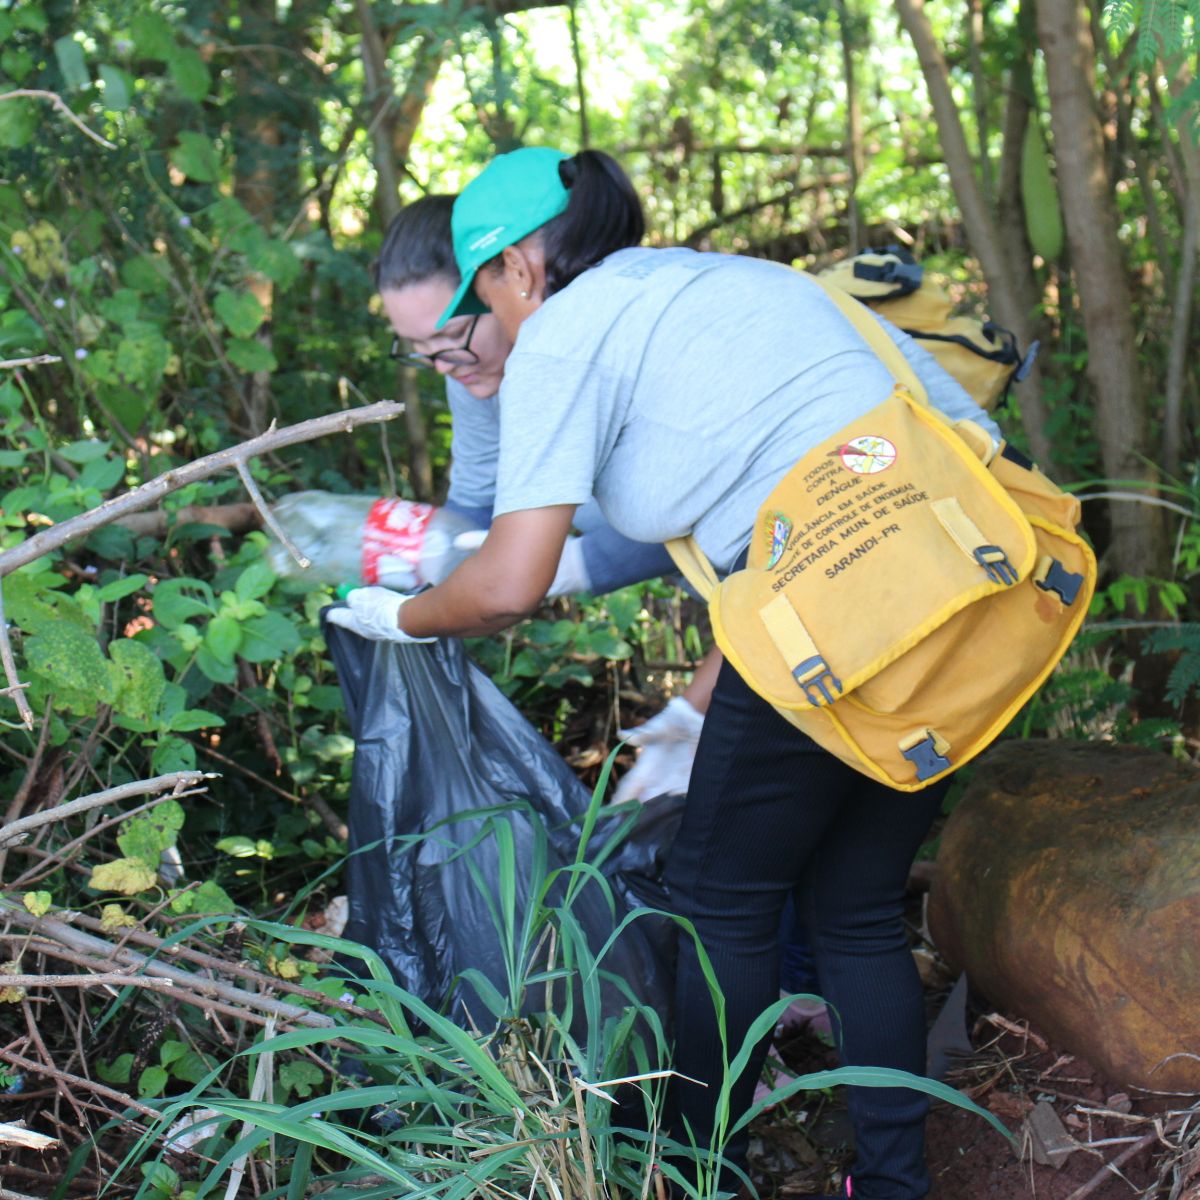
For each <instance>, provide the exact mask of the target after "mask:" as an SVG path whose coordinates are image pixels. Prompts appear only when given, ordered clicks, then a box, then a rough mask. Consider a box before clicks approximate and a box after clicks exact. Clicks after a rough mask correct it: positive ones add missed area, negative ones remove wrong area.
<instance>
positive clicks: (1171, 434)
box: [1146, 67, 1200, 476]
mask: <svg viewBox="0 0 1200 1200" xmlns="http://www.w3.org/2000/svg"><path fill="white" fill-rule="evenodd" d="M1168 78H1169V79H1170V80H1171V93H1172V97H1173V98H1174V99H1175V100H1177V101H1178V99H1179V97H1180V95H1181V94H1182V93H1183V92H1184V91H1185V90H1186V88H1187V87H1188V86H1189V84H1190V82H1191V79H1190V72H1188V71H1187V70H1186V67H1185V68H1183V69H1182V70H1180V71H1176V72H1170V73H1169V74H1168ZM1188 120H1189V119H1188V116H1187V110H1186V108H1185V109H1184V115H1183V116H1181V117H1180V119H1179V153H1180V156H1181V158H1182V159H1183V170H1184V178H1185V183H1186V189H1185V191H1184V205H1183V246H1182V248H1181V250H1180V260H1179V274H1178V276H1177V279H1176V283H1175V300H1174V303H1173V304H1172V306H1171V344H1170V349H1169V351H1168V353H1167V389H1166V409H1165V412H1164V414H1163V469H1164V470H1165V471H1166V473H1167V474H1168V475H1170V476H1178V474H1179V466H1180V462H1181V460H1182V458H1183V454H1184V444H1183V441H1184V430H1185V429H1189V428H1191V424H1192V422H1191V417H1192V416H1193V415H1194V414H1193V413H1189V412H1187V411H1186V408H1185V405H1184V389H1185V387H1186V385H1187V366H1188V356H1189V352H1190V350H1191V329H1192V313H1193V311H1194V307H1195V299H1196V265H1197V264H1196V257H1197V255H1198V254H1200V147H1197V145H1196V143H1195V141H1194V140H1193V134H1192V130H1191V128H1190V127H1189V123H1188ZM1146 203H1147V205H1148V206H1152V205H1153V197H1151V196H1147V197H1146Z"/></svg>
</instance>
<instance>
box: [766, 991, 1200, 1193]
mask: <svg viewBox="0 0 1200 1200" xmlns="http://www.w3.org/2000/svg"><path fill="white" fill-rule="evenodd" d="M972 1044H973V1046H974V1047H975V1049H974V1052H973V1053H972V1054H971V1056H970V1057H969V1058H967V1059H966V1060H965V1061H963V1062H962V1063H961V1065H960V1066H958V1067H957V1068H956V1069H955V1070H954V1071H953V1072H952V1073H951V1075H950V1076H949V1078H948V1079H947V1082H948V1083H950V1084H952V1085H953V1086H955V1087H957V1088H959V1089H960V1090H962V1091H964V1092H966V1093H967V1094H968V1095H969V1096H970V1097H971V1098H972V1099H973V1100H975V1101H976V1103H978V1104H980V1105H982V1106H984V1107H986V1108H988V1109H989V1110H990V1111H991V1112H993V1113H995V1114H996V1115H997V1116H998V1117H1000V1119H1001V1120H1003V1122H1004V1124H1005V1125H1006V1126H1008V1128H1009V1129H1010V1130H1011V1131H1012V1132H1013V1133H1014V1134H1015V1135H1016V1137H1017V1138H1018V1140H1019V1143H1020V1150H1019V1153H1018V1151H1017V1150H1016V1149H1014V1148H1013V1147H1011V1146H1010V1145H1009V1144H1008V1143H1007V1142H1006V1141H1005V1140H1004V1139H1003V1138H1002V1137H1001V1136H1000V1135H999V1134H998V1133H997V1132H996V1131H995V1130H994V1129H993V1128H992V1127H991V1126H990V1125H988V1124H987V1123H986V1122H985V1121H984V1120H983V1119H982V1118H980V1117H978V1116H976V1115H975V1114H973V1113H970V1112H967V1111H965V1110H963V1109H960V1108H955V1107H953V1106H951V1105H947V1104H942V1103H940V1102H935V1104H934V1107H933V1111H932V1113H931V1115H930V1118H929V1124H928V1152H927V1153H928V1161H929V1167H930V1173H931V1175H932V1176H933V1190H932V1191H931V1192H930V1193H929V1200H1025V1198H1026V1197H1029V1198H1031V1200H1032V1198H1036V1200H1083V1196H1084V1195H1086V1197H1087V1200H1132V1198H1134V1197H1142V1198H1144V1200H1158V1198H1161V1200H1166V1198H1167V1197H1168V1196H1176V1197H1178V1198H1179V1200H1200V1154H1198V1153H1197V1150H1196V1147H1195V1145H1194V1144H1193V1145H1192V1146H1191V1148H1190V1150H1189V1149H1187V1148H1186V1147H1182V1148H1181V1147H1179V1146H1178V1145H1176V1143H1177V1142H1178V1141H1179V1137H1180V1135H1179V1134H1177V1133H1173V1131H1172V1130H1171V1128H1170V1126H1169V1124H1168V1128H1167V1139H1166V1140H1165V1141H1159V1140H1158V1139H1157V1138H1155V1139H1154V1140H1153V1141H1152V1142H1151V1143H1150V1144H1149V1145H1147V1146H1145V1147H1144V1148H1142V1149H1140V1150H1138V1151H1137V1152H1136V1153H1135V1154H1134V1155H1133V1156H1131V1157H1130V1158H1128V1159H1126V1160H1124V1161H1123V1162H1121V1163H1120V1174H1116V1173H1113V1172H1112V1171H1106V1169H1105V1165H1106V1164H1107V1163H1109V1162H1112V1160H1114V1159H1116V1158H1117V1157H1118V1155H1121V1154H1122V1153H1123V1152H1124V1151H1127V1150H1128V1149H1129V1148H1130V1146H1132V1145H1133V1143H1134V1141H1135V1140H1137V1139H1141V1138H1143V1137H1145V1136H1146V1135H1147V1134H1152V1133H1153V1132H1154V1128H1155V1126H1154V1119H1155V1118H1156V1117H1157V1118H1161V1119H1162V1120H1163V1121H1167V1122H1169V1120H1170V1118H1169V1117H1168V1116H1167V1115H1166V1114H1167V1113H1168V1112H1179V1111H1181V1110H1184V1109H1187V1108H1189V1107H1191V1106H1192V1105H1194V1104H1196V1101H1197V1098H1196V1097H1164V1096H1156V1095H1147V1094H1132V1095H1130V1094H1126V1093H1125V1092H1123V1091H1121V1090H1120V1089H1118V1088H1116V1087H1115V1086H1112V1085H1110V1084H1108V1083H1106V1081H1104V1080H1103V1079H1101V1078H1099V1077H1098V1075H1097V1074H1096V1072H1095V1071H1094V1070H1093V1069H1092V1068H1091V1067H1090V1066H1089V1065H1088V1064H1087V1063H1085V1062H1083V1061H1082V1060H1080V1059H1078V1058H1074V1057H1072V1056H1070V1055H1066V1054H1060V1053H1058V1052H1057V1051H1056V1050H1055V1049H1054V1048H1053V1047H1051V1046H1048V1045H1047V1044H1046V1043H1045V1042H1044V1040H1043V1039H1042V1038H1041V1037H1040V1036H1039V1035H1038V1034H1037V1032H1036V1031H1035V1030H1031V1029H1029V1028H1028V1026H1027V1025H1026V1024H1024V1023H1023V1022H1016V1021H1010V1020H1007V1019H1006V1018H1003V1017H1001V1016H999V1015H998V1014H990V1013H987V1014H984V1015H983V1016H981V1017H979V1018H978V1019H976V1021H975V1025H974V1028H973V1030H972ZM776 1052H777V1053H778V1054H779V1056H780V1058H781V1059H782V1061H783V1062H784V1064H785V1065H786V1066H787V1067H788V1068H789V1069H790V1070H791V1071H793V1072H796V1073H800V1072H802V1071H813V1070H820V1069H822V1068H825V1067H829V1066H833V1065H836V1063H835V1060H834V1055H833V1053H832V1051H831V1050H830V1049H829V1048H828V1047H827V1046H825V1045H824V1044H823V1043H822V1042H821V1041H819V1040H818V1039H817V1038H816V1037H814V1036H813V1035H811V1034H808V1033H804V1034H800V1035H797V1036H795V1037H793V1038H792V1039H791V1040H790V1041H786V1042H783V1043H782V1044H777V1046H776ZM805 1099H806V1105H807V1107H806V1108H803V1107H799V1106H797V1107H795V1108H793V1109H791V1110H790V1111H784V1110H783V1109H782V1108H780V1109H777V1110H775V1111H773V1112H771V1113H768V1114H765V1115H764V1116H763V1117H761V1118H760V1119H759V1120H758V1122H756V1124H755V1127H754V1133H755V1138H754V1142H753V1145H752V1150H751V1154H752V1171H753V1173H754V1176H755V1182H756V1184H757V1185H758V1188H759V1193H760V1195H761V1196H762V1197H764V1198H767V1197H789V1198H790V1197H795V1198H796V1200H800V1198H801V1197H804V1196H812V1195H820V1194H822V1193H831V1192H835V1191H836V1190H837V1188H838V1187H839V1186H840V1184H841V1179H842V1174H843V1172H844V1170H845V1168H846V1166H847V1165H848V1163H849V1161H850V1158H851V1147H850V1130H849V1122H848V1120H847V1117H846V1113H845V1110H844V1108H843V1107H842V1103H841V1100H840V1097H839V1095H838V1093H836V1092H835V1093H834V1094H832V1095H822V1096H818V1097H815V1098H814V1097H806V1098H805ZM1039 1102H1042V1103H1043V1104H1044V1105H1048V1106H1049V1107H1050V1108H1052V1109H1053V1111H1054V1113H1055V1114H1056V1115H1057V1117H1058V1118H1059V1119H1060V1120H1061V1121H1062V1123H1063V1127H1064V1128H1065V1130H1066V1133H1067V1134H1069V1135H1070V1137H1071V1138H1073V1139H1074V1141H1075V1142H1076V1144H1077V1145H1078V1148H1077V1149H1074V1150H1073V1151H1071V1152H1070V1153H1068V1154H1067V1155H1066V1157H1065V1158H1064V1159H1062V1160H1060V1163H1059V1165H1058V1167H1057V1168H1056V1167H1054V1166H1050V1165H1044V1164H1042V1163H1038V1162H1035V1161H1034V1160H1033V1143H1032V1137H1031V1134H1030V1131H1029V1114H1030V1113H1031V1111H1032V1110H1033V1108H1034V1106H1035V1105H1036V1104H1038V1103H1039ZM1095 1110H1106V1113H1111V1115H1102V1114H1101V1113H1100V1112H1097V1111H1095ZM1195 1115H1196V1114H1195V1113H1193V1118H1194V1117H1195ZM1191 1123H1192V1124H1195V1120H1194V1119H1193V1121H1192V1122H1191ZM1112 1139H1128V1140H1122V1141H1119V1142H1116V1143H1115V1144H1108V1145H1097V1144H1096V1143H1100V1142H1110V1141H1111V1140H1112ZM1184 1140H1185V1142H1186V1141H1192V1142H1194V1136H1193V1137H1192V1138H1186V1137H1185V1139H1184ZM1167 1143H1171V1144H1170V1145H1168V1144H1167ZM1185 1151H1186V1152H1185ZM1189 1176H1190V1178H1188V1177H1189ZM1177 1179H1178V1180H1179V1182H1180V1183H1181V1184H1182V1186H1180V1188H1179V1190H1178V1191H1177V1192H1172V1187H1173V1186H1174V1185H1175V1184H1176V1180H1177ZM1160 1180H1162V1181H1165V1182H1163V1183H1162V1184H1160ZM1088 1185H1091V1188H1090V1190H1087V1191H1086V1192H1085V1193H1083V1194H1082V1195H1081V1194H1080V1189H1082V1188H1085V1187H1087V1186H1088Z"/></svg>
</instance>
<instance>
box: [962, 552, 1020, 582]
mask: <svg viewBox="0 0 1200 1200" xmlns="http://www.w3.org/2000/svg"><path fill="white" fill-rule="evenodd" d="M973 553H974V555H975V561H976V562H977V563H978V564H979V565H980V566H981V567H982V568H983V570H984V574H985V575H987V577H988V578H989V579H990V580H991V581H992V582H993V583H1005V584H1008V586H1009V587H1011V586H1012V585H1013V584H1014V583H1016V582H1017V579H1018V575H1017V571H1016V568H1015V567H1014V566H1013V565H1012V563H1010V562H1009V561H1008V555H1007V554H1005V553H1004V551H1003V550H1001V549H1000V547H999V546H976V547H975V550H974V552H973Z"/></svg>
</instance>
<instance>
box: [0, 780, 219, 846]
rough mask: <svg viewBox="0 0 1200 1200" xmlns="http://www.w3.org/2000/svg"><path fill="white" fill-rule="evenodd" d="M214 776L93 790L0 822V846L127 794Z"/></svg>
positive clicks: (192, 784)
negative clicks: (11, 819)
mask: <svg viewBox="0 0 1200 1200" xmlns="http://www.w3.org/2000/svg"><path fill="white" fill-rule="evenodd" d="M216 778H217V776H216V775H214V774H212V773H211V772H205V771H172V772H171V773H170V774H169V775H156V776H155V777H154V778H153V779H139V780H138V781H137V782H136V783H123V784H121V786H120V787H114V788H106V789H105V790H104V791H102V792H93V793H92V794H91V795H90V796H80V797H79V799H78V800H69V801H68V802H67V803H66V804H59V805H58V806H56V807H55V808H50V809H46V810H44V811H43V812H36V813H31V814H30V815H29V816H28V817H21V818H20V819H18V820H16V821H10V822H9V823H8V824H7V825H0V846H14V845H16V844H17V843H18V842H20V841H23V840H24V839H25V837H26V836H27V835H28V834H29V832H30V830H33V829H38V828H40V827H41V826H43V825H52V824H54V823H56V822H58V821H65V820H66V819H67V818H68V817H74V816H78V814H79V813H81V812H87V811H88V810H89V809H93V808H99V807H101V806H102V805H105V804H113V803H115V802H116V801H118V800H126V799H128V798H129V797H130V796H146V795H151V794H153V793H156V792H165V791H167V790H168V789H170V790H172V791H174V792H181V791H183V790H184V788H196V787H202V786H203V780H205V779H216Z"/></svg>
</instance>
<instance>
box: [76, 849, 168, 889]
mask: <svg viewBox="0 0 1200 1200" xmlns="http://www.w3.org/2000/svg"><path fill="white" fill-rule="evenodd" d="M155 882H156V879H155V874H154V872H153V871H152V870H151V869H150V867H148V866H147V865H146V864H145V863H144V862H142V860H141V859H140V858H118V859H116V860H115V861H114V862H107V863H101V864H100V865H99V866H98V867H93V868H92V877H91V879H89V880H88V887H93V888H95V889H96V890H97V891H98V892H120V893H121V895H122V896H136V895H137V894H138V892H144V891H147V890H148V889H149V888H152V887H153V886H154V885H155Z"/></svg>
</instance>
